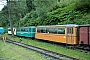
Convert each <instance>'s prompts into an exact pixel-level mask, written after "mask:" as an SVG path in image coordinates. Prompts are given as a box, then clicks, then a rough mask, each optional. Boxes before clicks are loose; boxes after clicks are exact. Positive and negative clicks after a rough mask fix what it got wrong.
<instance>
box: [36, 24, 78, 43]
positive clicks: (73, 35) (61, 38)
mask: <svg viewBox="0 0 90 60" xmlns="http://www.w3.org/2000/svg"><path fill="white" fill-rule="evenodd" d="M77 29H78V25H72V24H69V25H51V26H37V27H36V34H35V38H37V39H42V40H49V41H53V42H59V43H66V44H78V43H79V42H78V36H77Z"/></svg>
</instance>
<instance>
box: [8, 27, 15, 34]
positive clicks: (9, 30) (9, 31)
mask: <svg viewBox="0 0 90 60" xmlns="http://www.w3.org/2000/svg"><path fill="white" fill-rule="evenodd" d="M13 32H14V35H16V28H13ZM11 34H12V32H11V28H8V35H11Z"/></svg>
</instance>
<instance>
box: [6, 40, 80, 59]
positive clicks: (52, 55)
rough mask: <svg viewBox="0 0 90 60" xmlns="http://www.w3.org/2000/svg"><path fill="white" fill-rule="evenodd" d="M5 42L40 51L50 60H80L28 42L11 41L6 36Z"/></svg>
mask: <svg viewBox="0 0 90 60" xmlns="http://www.w3.org/2000/svg"><path fill="white" fill-rule="evenodd" d="M6 42H8V43H12V44H15V45H18V46H21V47H24V48H26V49H30V50H33V51H36V52H38V53H41V54H42V55H43V56H47V57H48V58H52V60H63V59H66V60H80V59H77V58H74V57H70V56H67V55H64V54H60V53H56V52H53V51H49V50H45V49H42V48H39V47H35V46H32V45H28V44H25V43H20V42H16V41H13V40H11V39H8V38H7V40H6Z"/></svg>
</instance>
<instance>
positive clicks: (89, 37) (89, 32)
mask: <svg viewBox="0 0 90 60" xmlns="http://www.w3.org/2000/svg"><path fill="white" fill-rule="evenodd" d="M89 45H90V26H89Z"/></svg>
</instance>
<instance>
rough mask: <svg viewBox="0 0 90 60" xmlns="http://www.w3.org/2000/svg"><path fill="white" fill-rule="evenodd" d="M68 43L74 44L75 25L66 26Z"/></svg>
mask: <svg viewBox="0 0 90 60" xmlns="http://www.w3.org/2000/svg"><path fill="white" fill-rule="evenodd" d="M66 44H74V33H73V27H67V28H66Z"/></svg>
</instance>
